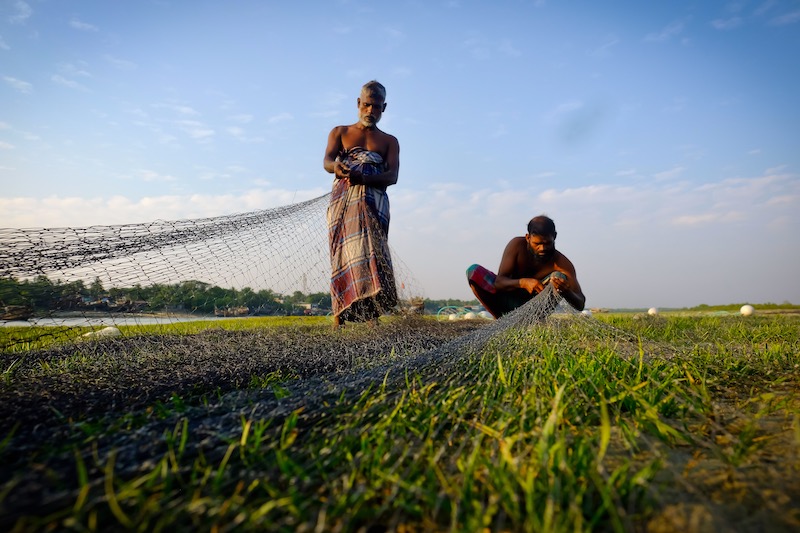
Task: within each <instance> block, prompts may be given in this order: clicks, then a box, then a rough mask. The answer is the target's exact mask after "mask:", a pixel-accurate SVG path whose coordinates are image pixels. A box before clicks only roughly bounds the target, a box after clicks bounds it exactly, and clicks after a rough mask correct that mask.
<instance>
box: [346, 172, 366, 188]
mask: <svg viewBox="0 0 800 533" xmlns="http://www.w3.org/2000/svg"><path fill="white" fill-rule="evenodd" d="M347 177H348V178H349V179H350V185H364V174H363V173H362V172H361V171H360V170H350V171H349V172H348V174H347Z"/></svg>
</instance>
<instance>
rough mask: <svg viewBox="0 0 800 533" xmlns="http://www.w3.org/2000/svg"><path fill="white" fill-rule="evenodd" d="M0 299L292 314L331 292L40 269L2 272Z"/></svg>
mask: <svg viewBox="0 0 800 533" xmlns="http://www.w3.org/2000/svg"><path fill="white" fill-rule="evenodd" d="M0 303H1V304H2V305H23V306H30V307H32V308H33V309H34V310H35V311H37V312H46V311H78V310H87V309H89V310H108V311H139V312H141V311H145V312H155V311H165V310H173V311H175V310H177V311H183V312H187V313H199V314H211V313H214V312H215V311H217V310H219V309H231V308H245V307H246V308H248V309H249V312H250V313H251V314H256V313H261V314H294V313H295V312H298V310H301V309H302V308H301V307H299V306H298V304H309V303H310V304H312V305H313V306H314V307H316V308H318V309H330V308H331V296H330V294H329V293H311V294H303V293H302V292H300V291H295V292H294V293H292V294H290V295H282V294H279V293H276V292H274V291H272V290H270V289H263V290H260V291H254V290H253V289H251V288H249V287H245V288H243V289H233V288H230V289H224V288H222V287H217V286H215V285H211V284H210V283H205V282H202V281H196V280H190V281H182V282H180V283H174V284H163V283H154V284H152V285H149V286H142V285H141V284H138V283H137V284H135V285H133V286H132V287H111V288H105V287H103V283H102V281H101V280H100V279H99V278H95V280H94V281H93V282H91V283H90V284H89V285H88V286H87V285H86V284H85V283H84V282H83V281H71V282H65V281H61V280H56V281H53V280H51V279H50V278H48V277H47V276H44V275H41V276H37V277H35V278H34V279H32V280H17V279H15V278H0Z"/></svg>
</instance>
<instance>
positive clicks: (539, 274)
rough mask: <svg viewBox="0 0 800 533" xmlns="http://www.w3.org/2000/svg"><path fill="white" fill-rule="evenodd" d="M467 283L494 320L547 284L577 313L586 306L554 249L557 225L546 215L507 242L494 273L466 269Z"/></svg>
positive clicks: (569, 269) (563, 258) (566, 264)
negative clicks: (526, 230) (520, 234)
mask: <svg viewBox="0 0 800 533" xmlns="http://www.w3.org/2000/svg"><path fill="white" fill-rule="evenodd" d="M467 280H468V281H469V286H470V288H471V289H472V292H473V293H474V294H475V296H476V297H477V298H478V300H479V301H480V302H481V303H482V304H483V306H484V307H485V308H486V310H487V311H489V313H491V314H492V316H494V317H495V318H500V317H501V316H503V315H505V314H506V313H510V312H511V311H513V310H514V309H517V308H518V307H520V306H522V305H524V304H525V303H526V302H528V301H530V300H531V299H532V298H533V297H534V296H536V295H537V294H539V293H540V292H542V291H543V290H544V288H545V285H547V284H551V285H552V286H553V289H554V290H555V292H556V293H557V294H559V295H560V296H561V297H563V298H564V299H565V300H566V301H567V302H568V303H569V304H570V305H571V306H572V307H574V308H575V309H577V310H578V311H583V308H584V306H585V305H586V297H585V296H584V295H583V291H582V290H581V285H580V283H578V277H577V276H576V274H575V267H574V266H573V265H572V261H570V260H569V259H567V257H566V256H565V255H564V254H562V253H561V252H559V251H558V250H556V225H555V223H554V222H553V220H552V219H550V218H549V217H547V216H545V215H539V216H536V217H533V218H532V219H531V220H530V222H528V233H527V234H525V236H524V237H514V238H513V239H511V240H510V241H509V242H508V244H507V245H506V248H505V250H504V251H503V257H502V259H501V260H500V267H499V268H498V269H497V274H495V273H494V272H491V271H490V270H487V269H486V268H484V267H482V266H481V265H472V266H470V267H469V268H468V269H467Z"/></svg>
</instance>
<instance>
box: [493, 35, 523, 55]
mask: <svg viewBox="0 0 800 533" xmlns="http://www.w3.org/2000/svg"><path fill="white" fill-rule="evenodd" d="M497 49H498V51H500V52H501V53H503V54H505V55H507V56H511V57H520V56H521V55H522V52H521V51H520V49H519V48H517V47H515V46H514V45H513V43H512V42H511V39H503V40H502V41H501V42H500V45H499V46H498V47H497Z"/></svg>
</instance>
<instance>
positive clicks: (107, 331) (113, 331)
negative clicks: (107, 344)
mask: <svg viewBox="0 0 800 533" xmlns="http://www.w3.org/2000/svg"><path fill="white" fill-rule="evenodd" d="M120 335H122V332H121V331H120V330H119V329H117V328H115V327H114V326H108V327H106V328H103V329H99V330H97V331H90V332H89V333H84V334H83V336H84V337H89V338H91V337H119V336H120Z"/></svg>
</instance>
